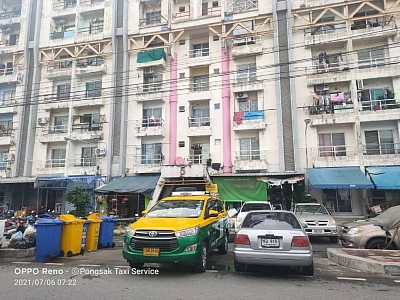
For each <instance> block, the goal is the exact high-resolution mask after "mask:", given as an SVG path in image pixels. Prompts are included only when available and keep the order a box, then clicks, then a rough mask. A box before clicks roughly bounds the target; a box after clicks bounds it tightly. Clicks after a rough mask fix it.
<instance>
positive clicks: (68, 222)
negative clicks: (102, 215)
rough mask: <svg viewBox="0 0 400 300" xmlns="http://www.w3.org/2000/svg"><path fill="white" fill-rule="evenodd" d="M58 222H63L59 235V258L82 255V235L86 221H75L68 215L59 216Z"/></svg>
mask: <svg viewBox="0 0 400 300" xmlns="http://www.w3.org/2000/svg"><path fill="white" fill-rule="evenodd" d="M60 220H62V221H64V222H65V224H64V225H63V231H62V235H61V256H68V257H70V256H72V255H75V254H83V253H84V252H85V249H84V248H83V249H82V235H83V224H84V223H85V222H86V220H81V219H77V218H75V217H74V216H73V215H69V214H66V215H61V216H60Z"/></svg>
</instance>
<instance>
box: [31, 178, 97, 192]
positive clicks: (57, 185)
mask: <svg viewBox="0 0 400 300" xmlns="http://www.w3.org/2000/svg"><path fill="white" fill-rule="evenodd" d="M99 178H101V177H99V176H92V175H90V176H68V177H38V178H36V187H37V188H39V189H50V190H65V189H67V188H70V187H73V186H80V187H82V188H84V189H92V188H94V181H95V180H96V179H99Z"/></svg>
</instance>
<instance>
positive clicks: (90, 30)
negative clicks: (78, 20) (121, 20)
mask: <svg viewBox="0 0 400 300" xmlns="http://www.w3.org/2000/svg"><path fill="white" fill-rule="evenodd" d="M103 30H104V22H98V23H95V24H93V25H91V26H88V27H81V28H78V34H97V33H102V32H103Z"/></svg>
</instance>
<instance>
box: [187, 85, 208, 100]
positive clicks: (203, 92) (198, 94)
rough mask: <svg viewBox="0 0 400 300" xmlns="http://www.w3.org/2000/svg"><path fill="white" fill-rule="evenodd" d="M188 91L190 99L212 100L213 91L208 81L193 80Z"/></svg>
mask: <svg viewBox="0 0 400 300" xmlns="http://www.w3.org/2000/svg"><path fill="white" fill-rule="evenodd" d="M189 90H190V91H189V93H188V96H187V97H188V101H198V100H211V91H210V88H209V83H208V81H207V82H204V81H203V82H192V83H191V84H190V89H189Z"/></svg>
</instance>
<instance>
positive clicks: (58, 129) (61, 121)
mask: <svg viewBox="0 0 400 300" xmlns="http://www.w3.org/2000/svg"><path fill="white" fill-rule="evenodd" d="M67 131H68V116H57V117H54V133H66V132H67Z"/></svg>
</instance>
